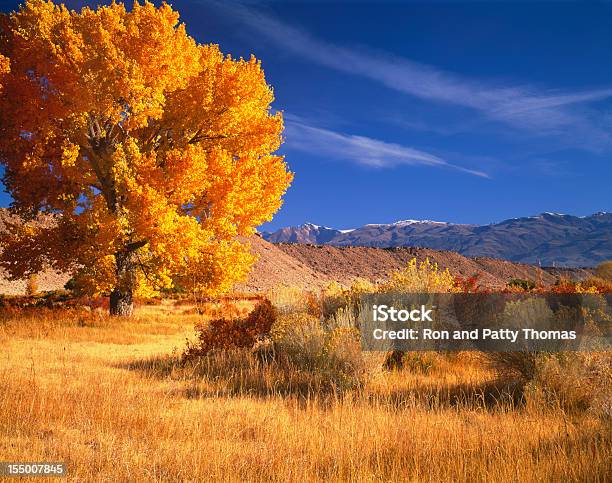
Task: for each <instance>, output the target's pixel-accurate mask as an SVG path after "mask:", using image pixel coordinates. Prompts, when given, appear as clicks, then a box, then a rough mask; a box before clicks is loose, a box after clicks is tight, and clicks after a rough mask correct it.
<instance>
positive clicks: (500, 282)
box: [243, 236, 590, 290]
mask: <svg viewBox="0 0 612 483" xmlns="http://www.w3.org/2000/svg"><path fill="white" fill-rule="evenodd" d="M252 246H253V251H254V252H255V253H257V254H259V255H260V259H259V261H258V262H257V264H256V265H255V268H254V270H253V271H252V273H251V275H250V277H249V281H248V283H247V284H245V285H243V288H244V289H247V290H266V289H268V288H270V287H272V286H275V285H279V284H286V285H297V286H303V287H306V288H314V287H323V286H325V285H327V284H328V283H329V282H331V281H338V282H340V283H344V284H348V283H350V282H351V281H352V280H354V279H355V278H357V277H362V278H367V279H370V280H373V281H375V280H383V279H384V278H386V276H387V275H388V274H389V273H390V272H392V271H394V270H398V269H401V268H403V267H404V266H406V264H407V263H408V262H409V261H410V260H411V259H412V258H416V259H417V260H418V261H422V260H425V259H426V258H429V259H430V260H431V261H432V262H435V263H438V265H439V266H440V267H441V268H442V269H444V268H448V269H449V270H450V271H451V273H453V274H454V275H459V276H462V277H470V276H473V275H478V276H479V280H480V284H481V285H486V286H488V287H492V288H493V287H498V288H501V287H504V286H506V284H507V283H508V281H510V280H511V279H513V278H522V279H530V280H535V281H537V282H539V283H541V284H544V285H550V284H553V283H555V281H556V280H557V278H558V277H559V276H567V277H569V278H576V279H581V278H584V277H586V276H588V275H590V271H589V270H580V269H556V270H554V271H550V272H549V271H547V270H544V269H541V268H539V267H536V266H534V265H527V264H523V263H513V262H508V261H505V260H497V259H493V258H484V257H478V258H469V257H464V256H463V255H460V254H458V253H455V252H450V251H441V250H433V249H429V248H410V247H402V248H371V247H334V246H330V245H306V244H291V243H288V244H285V243H279V244H272V243H269V242H267V241H265V240H263V239H262V238H260V237H257V236H256V237H253V239H252Z"/></svg>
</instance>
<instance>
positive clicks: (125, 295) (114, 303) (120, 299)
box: [110, 288, 134, 317]
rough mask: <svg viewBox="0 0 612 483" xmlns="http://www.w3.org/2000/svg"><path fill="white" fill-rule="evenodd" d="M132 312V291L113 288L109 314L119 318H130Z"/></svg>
mask: <svg viewBox="0 0 612 483" xmlns="http://www.w3.org/2000/svg"><path fill="white" fill-rule="evenodd" d="M132 312H134V300H133V299H132V291H131V290H130V291H125V290H120V289H118V288H115V289H114V290H113V291H112V292H111V294H110V314H111V315H118V316H121V317H130V316H131V315H132Z"/></svg>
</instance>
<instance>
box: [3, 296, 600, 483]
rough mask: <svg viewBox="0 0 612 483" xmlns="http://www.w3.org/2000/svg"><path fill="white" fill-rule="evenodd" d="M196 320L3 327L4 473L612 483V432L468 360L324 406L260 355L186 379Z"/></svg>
mask: <svg viewBox="0 0 612 483" xmlns="http://www.w3.org/2000/svg"><path fill="white" fill-rule="evenodd" d="M187 309H188V307H184V306H180V307H179V306H172V305H169V304H163V305H160V306H145V307H141V308H139V309H138V310H137V315H136V317H135V319H134V320H129V321H128V320H121V319H109V318H106V317H104V316H99V317H87V318H85V319H83V318H81V317H79V316H70V315H65V316H62V317H55V316H51V315H49V314H48V313H45V312H41V313H40V314H38V315H36V314H35V313H33V314H30V315H21V316H18V317H14V318H8V319H6V318H5V320H0V344H1V346H2V350H1V352H0V456H1V457H0V460H5V461H9V460H18V461H26V460H27V461H39V460H48V461H64V462H66V463H67V464H68V468H69V470H68V471H69V477H70V479H74V480H79V481H165V480H167V481H177V480H183V481H203V480H207V479H216V480H273V481H304V480H307V481H311V480H320V479H329V480H353V481H374V480H376V481H400V480H401V481H406V480H408V481H449V480H453V481H602V482H603V481H610V477H611V475H612V427H610V423H609V421H608V422H606V421H605V420H602V419H600V418H597V417H595V416H593V415H589V414H588V413H586V414H573V415H571V414H566V413H564V412H563V411H562V410H561V409H559V408H554V407H549V406H547V407H543V406H542V407H539V406H537V405H533V404H526V405H523V404H520V403H517V402H515V401H513V400H512V398H509V397H504V396H503V395H502V394H501V392H499V391H497V389H496V387H495V384H494V383H493V382H492V381H493V378H494V375H493V374H492V373H490V372H489V371H488V370H487V369H485V368H483V366H482V365H481V364H477V363H476V362H475V361H474V360H473V357H471V356H462V357H461V356H459V357H456V358H455V359H449V360H448V363H447V364H446V365H445V366H443V367H437V368H435V369H434V370H431V371H429V372H424V371H415V370H410V369H404V370H402V371H394V372H382V371H381V373H380V374H379V375H377V376H376V377H375V378H374V379H373V380H372V381H371V382H370V383H369V384H368V385H367V386H366V387H365V388H363V389H361V390H358V391H357V390H355V391H352V392H349V393H347V394H344V395H343V396H339V395H325V394H317V392H316V391H310V390H308V386H307V384H306V386H305V382H304V377H303V375H300V374H293V375H286V374H285V375H283V376H282V377H281V376H279V375H278V374H276V373H275V372H274V370H273V369H271V368H270V367H268V366H265V365H263V364H261V363H260V362H258V361H257V360H256V359H255V358H254V357H252V356H251V355H250V353H248V352H234V353H229V354H226V355H220V356H215V357H212V358H209V359H207V360H203V361H201V362H199V363H195V364H188V365H186V366H185V365H181V364H179V356H180V353H181V352H182V351H183V349H184V347H185V342H186V339H187V338H190V337H193V333H194V331H193V326H194V323H196V322H198V321H200V320H201V317H202V316H199V315H194V314H192V313H189V311H188V310H187ZM305 388H306V389H305ZM496 391H497V392H496Z"/></svg>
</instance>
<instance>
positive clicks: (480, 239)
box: [261, 211, 612, 267]
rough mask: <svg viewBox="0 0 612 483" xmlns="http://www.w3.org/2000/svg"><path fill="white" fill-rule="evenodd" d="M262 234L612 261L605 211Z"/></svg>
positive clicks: (575, 263)
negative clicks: (483, 222) (483, 221)
mask: <svg viewBox="0 0 612 483" xmlns="http://www.w3.org/2000/svg"><path fill="white" fill-rule="evenodd" d="M261 235H262V236H263V238H265V239H266V240H268V241H270V242H273V243H300V244H312V245H321V244H323V245H333V246H365V247H378V248H390V247H407V246H413V247H423V248H432V249H437V250H451V251H455V252H458V253H460V254H462V255H465V256H471V257H479V256H485V257H491V258H499V259H504V260H509V261H513V262H521V263H530V264H533V263H536V264H538V263H539V264H541V265H544V266H563V267H582V266H585V267H589V266H594V265H597V264H598V263H601V262H602V261H605V260H608V259H612V213H609V212H605V211H600V212H597V213H593V214H592V215H588V216H574V215H567V214H561V213H553V212H544V213H541V214H539V215H533V216H526V217H518V218H510V219H507V220H503V221H501V222H498V223H491V224H488V225H476V224H462V223H449V222H442V221H432V220H412V219H407V220H400V221H397V222H394V223H378V224H366V225H363V226H361V227H358V228H352V229H342V230H340V229H336V228H330V227H326V226H320V225H316V224H313V223H305V224H303V225H299V226H296V227H285V228H281V229H279V230H276V231H274V232H262V233H261Z"/></svg>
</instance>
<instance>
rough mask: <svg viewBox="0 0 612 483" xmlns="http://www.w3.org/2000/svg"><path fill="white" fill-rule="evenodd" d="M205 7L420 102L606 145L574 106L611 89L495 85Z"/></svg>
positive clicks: (238, 11) (232, 7)
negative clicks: (446, 106)
mask: <svg viewBox="0 0 612 483" xmlns="http://www.w3.org/2000/svg"><path fill="white" fill-rule="evenodd" d="M207 3H212V4H214V5H215V6H216V8H220V9H223V10H224V11H225V12H227V13H228V14H229V15H231V16H232V17H233V18H235V19H237V20H239V21H240V22H241V23H242V24H243V25H244V26H245V27H246V28H248V29H250V30H251V31H254V32H257V33H258V34H259V35H262V36H263V37H265V38H267V39H269V40H270V41H272V42H274V43H275V44H277V45H278V46H279V47H281V48H282V49H285V50H286V51H289V52H293V53H296V54H299V55H300V57H301V58H303V59H308V60H310V61H311V62H314V63H317V64H319V65H323V66H326V67H328V68H330V69H334V70H336V71H340V72H346V73H348V74H352V75H357V76H360V77H363V78H367V79H370V80H372V81H374V82H377V83H379V84H381V85H384V86H386V87H388V88H390V89H393V90H396V91H398V92H401V93H404V94H408V95H411V96H414V97H416V98H419V99H422V100H426V101H431V102H438V103H444V104H446V105H454V106H459V107H464V108H469V109H472V110H475V111H477V112H478V113H480V114H481V115H483V116H485V118H487V119H490V120H493V121H497V122H501V123H504V124H506V125H509V126H511V127H513V128H517V129H522V130H527V131H529V132H531V133H532V134H545V135H550V134H553V135H555V134H556V135H565V134H567V133H568V132H570V133H571V134H572V136H574V137H575V139H576V140H577V142H579V143H580V142H584V143H591V144H593V143H596V144H601V143H606V144H607V143H609V142H610V141H612V139H611V138H610V137H609V135H608V134H607V132H606V131H605V130H604V129H601V128H599V127H598V125H597V123H596V122H593V120H592V119H590V117H589V115H587V114H586V113H585V112H584V109H579V108H578V107H580V106H581V105H586V104H590V103H595V102H597V101H601V100H604V99H608V98H611V97H612V87H611V88H603V89H594V90H588V91H584V92H559V91H555V90H542V89H538V88H535V87H532V86H528V85H518V86H500V85H495V84H492V83H491V82H485V81H480V80H477V79H471V78H468V77H465V76H461V75H457V74H454V73H451V72H447V71H445V70H442V69H438V68H436V67H433V66H430V65H425V64H422V63H419V62H415V61H412V60H410V59H406V58H403V57H397V56H393V55H390V54H388V53H385V52H380V51H373V50H371V49H367V48H348V47H344V46H338V45H335V44H332V43H330V42H326V41H324V40H321V39H319V38H317V37H315V36H313V35H311V34H309V33H308V32H306V31H304V30H302V29H300V28H297V27H294V26H292V25H288V24H286V23H283V22H281V21H280V20H278V19H276V18H274V17H272V16H269V15H266V14H264V13H262V12H260V11H257V10H255V9H253V8H251V7H247V6H245V5H243V4H239V3H231V2H230V3H227V2H225V3H218V2H214V1H213V2H207Z"/></svg>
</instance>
